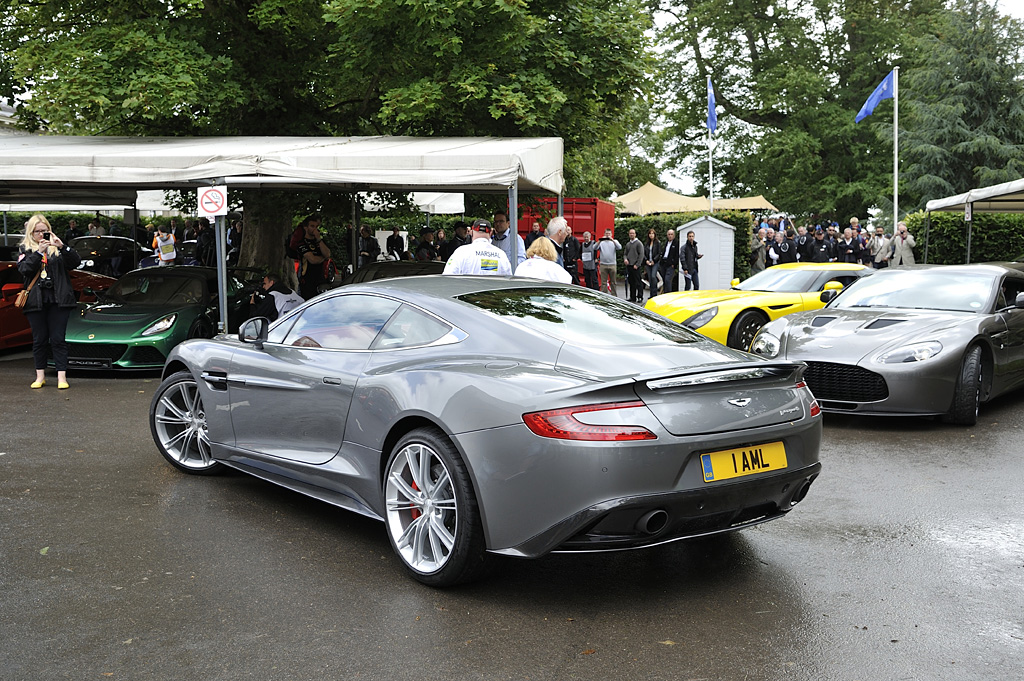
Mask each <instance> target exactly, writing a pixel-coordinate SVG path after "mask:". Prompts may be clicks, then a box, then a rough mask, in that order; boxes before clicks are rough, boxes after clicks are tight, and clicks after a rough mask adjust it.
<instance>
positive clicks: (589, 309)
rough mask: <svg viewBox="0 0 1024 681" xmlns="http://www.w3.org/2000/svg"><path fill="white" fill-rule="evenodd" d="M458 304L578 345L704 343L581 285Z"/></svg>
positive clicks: (503, 292)
mask: <svg viewBox="0 0 1024 681" xmlns="http://www.w3.org/2000/svg"><path fill="white" fill-rule="evenodd" d="M459 300H461V301H464V302H466V303H469V304H470V305H474V306H476V307H478V308H481V309H483V310H486V311H488V312H490V313H492V314H495V315H498V316H499V317H502V318H504V319H506V320H508V321H510V322H513V323H516V324H521V325H523V326H527V327H530V328H532V329H534V330H536V331H540V332H541V333H544V334H546V335H548V336H551V337H553V338H557V339H559V340H563V341H567V342H570V343H575V344H580V345H587V346H604V347H622V346H628V345H667V344H677V343H694V342H697V341H699V340H704V337H703V336H700V335H698V334H697V333H696V332H693V331H690V330H689V329H687V328H686V327H684V326H681V325H679V324H676V323H675V322H673V321H670V320H668V319H666V318H665V317H661V316H659V315H656V314H654V313H653V312H648V311H647V310H644V309H643V308H637V306H636V305H634V304H632V303H627V302H626V301H624V300H618V299H613V298H610V297H609V296H606V295H602V294H599V293H596V292H593V291H590V290H589V289H585V288H581V287H574V288H550V289H549V288H523V289H499V290H496V291H481V292H478V293H467V294H466V295H462V296H459Z"/></svg>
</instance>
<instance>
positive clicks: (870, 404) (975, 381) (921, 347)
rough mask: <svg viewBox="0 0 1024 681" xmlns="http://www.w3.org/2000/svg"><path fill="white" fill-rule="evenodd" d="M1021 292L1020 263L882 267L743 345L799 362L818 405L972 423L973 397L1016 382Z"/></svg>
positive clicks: (1022, 352)
mask: <svg viewBox="0 0 1024 681" xmlns="http://www.w3.org/2000/svg"><path fill="white" fill-rule="evenodd" d="M1022 292H1024V273H1022V272H1021V271H1018V270H1017V269H1015V268H1013V267H1008V266H1005V265H1001V264H998V263H989V264H983V265H957V266H941V265H930V266H929V265H918V266H913V267H907V268H893V269H889V270H882V271H880V272H878V273H877V274H875V275H874V276H873V277H870V278H866V279H862V280H859V281H857V282H856V283H855V284H853V285H852V286H850V287H849V288H848V289H847V290H846V291H844V292H843V293H842V295H840V296H838V297H835V298H834V300H832V301H831V302H830V303H829V304H828V306H826V307H825V308H824V309H822V310H817V311H815V312H802V313H799V314H795V315H790V316H788V317H784V318H782V319H779V320H776V321H774V322H771V323H769V324H767V325H765V326H764V327H763V328H762V329H761V331H760V332H759V333H758V335H757V336H756V337H755V338H754V341H753V343H752V344H751V346H750V347H751V351H752V352H754V353H756V354H759V355H761V356H763V357H766V358H772V359H775V358H785V359H789V360H796V361H803V362H806V363H807V366H808V369H807V373H806V374H805V375H804V377H805V380H806V381H807V383H808V385H810V387H811V391H812V392H813V393H814V396H815V397H816V398H817V399H818V402H819V404H820V405H821V408H822V410H824V411H833V412H856V413H864V414H913V415H922V416H924V415H942V416H943V417H945V419H946V420H947V421H949V422H951V423H958V424H962V425H974V423H976V422H977V420H978V409H979V406H980V405H981V404H983V403H984V402H987V401H988V400H990V399H992V398H993V397H995V396H997V395H1001V394H1003V393H1005V392H1007V391H1010V390H1013V389H1014V388H1017V387H1019V386H1020V385H1021V383H1022V382H1024V295H1022ZM829 294H830V292H825V293H824V294H822V295H824V296H828V295H829Z"/></svg>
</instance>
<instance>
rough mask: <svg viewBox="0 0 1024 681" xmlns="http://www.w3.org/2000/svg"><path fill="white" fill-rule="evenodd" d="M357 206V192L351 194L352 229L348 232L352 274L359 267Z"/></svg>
mask: <svg viewBox="0 0 1024 681" xmlns="http://www.w3.org/2000/svg"><path fill="white" fill-rule="evenodd" d="M358 204H359V192H353V193H352V229H351V230H349V231H350V233H351V236H350V237H349V240H348V259H349V265H351V266H352V272H355V271H356V268H357V267H358V266H359V211H358V209H357V205H358Z"/></svg>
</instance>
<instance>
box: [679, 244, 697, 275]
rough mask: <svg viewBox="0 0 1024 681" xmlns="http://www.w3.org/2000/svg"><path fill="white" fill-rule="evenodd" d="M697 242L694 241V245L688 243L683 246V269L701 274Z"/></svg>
mask: <svg viewBox="0 0 1024 681" xmlns="http://www.w3.org/2000/svg"><path fill="white" fill-rule="evenodd" d="M697 254H698V251H697V242H696V241H694V242H693V243H692V244H691V243H690V242H689V241H687V242H685V243H684V244H683V253H682V256H681V258H682V264H683V269H684V270H686V271H687V272H690V273H693V272H700V265H699V264H698V263H697Z"/></svg>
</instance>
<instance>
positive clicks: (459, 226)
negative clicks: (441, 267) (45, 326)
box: [437, 220, 473, 262]
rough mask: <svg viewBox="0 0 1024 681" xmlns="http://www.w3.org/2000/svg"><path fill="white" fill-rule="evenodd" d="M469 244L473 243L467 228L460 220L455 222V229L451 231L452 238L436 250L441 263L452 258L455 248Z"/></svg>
mask: <svg viewBox="0 0 1024 681" xmlns="http://www.w3.org/2000/svg"><path fill="white" fill-rule="evenodd" d="M471 243H473V238H472V237H471V236H470V235H469V227H468V226H467V225H466V223H465V222H462V221H461V220H460V221H458V222H456V223H455V229H453V230H452V238H451V239H448V241H445V242H444V245H443V246H441V247H440V248H439V249H437V253H438V255H439V256H440V257H441V262H448V259H449V258H451V257H452V254H453V253H455V250H456V249H457V248H459V247H460V246H465V245H466V244H471Z"/></svg>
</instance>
